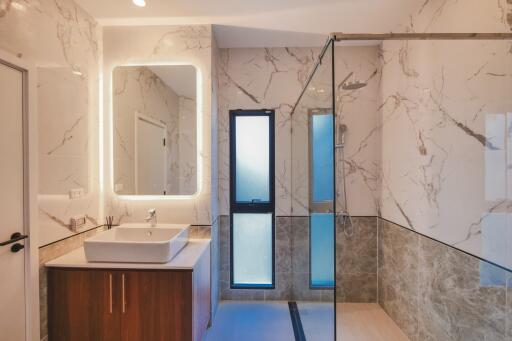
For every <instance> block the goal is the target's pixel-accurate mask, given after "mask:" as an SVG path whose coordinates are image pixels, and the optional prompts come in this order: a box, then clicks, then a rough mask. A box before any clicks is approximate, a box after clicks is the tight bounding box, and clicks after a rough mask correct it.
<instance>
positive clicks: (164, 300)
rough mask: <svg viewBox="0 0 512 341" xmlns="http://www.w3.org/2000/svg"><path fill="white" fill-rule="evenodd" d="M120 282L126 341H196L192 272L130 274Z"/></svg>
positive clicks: (133, 272) (123, 336)
mask: <svg viewBox="0 0 512 341" xmlns="http://www.w3.org/2000/svg"><path fill="white" fill-rule="evenodd" d="M120 282H121V295H122V296H121V303H120V304H121V314H122V315H121V316H122V317H121V335H122V340H123V341H164V340H165V341H189V340H192V271H140V270H139V271H127V272H123V273H122V274H121V280H120ZM123 306H124V308H123Z"/></svg>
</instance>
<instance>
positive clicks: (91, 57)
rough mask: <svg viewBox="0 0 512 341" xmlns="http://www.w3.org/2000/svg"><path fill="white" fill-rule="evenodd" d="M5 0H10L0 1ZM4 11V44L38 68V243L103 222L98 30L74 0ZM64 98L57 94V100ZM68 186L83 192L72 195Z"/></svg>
mask: <svg viewBox="0 0 512 341" xmlns="http://www.w3.org/2000/svg"><path fill="white" fill-rule="evenodd" d="M1 2H4V1H1ZM6 8H7V11H6V12H3V13H2V15H1V16H0V49H2V50H4V51H6V52H7V53H10V54H12V55H15V56H18V57H19V58H20V59H22V60H24V61H25V62H27V63H30V64H32V65H33V66H34V67H35V68H36V70H37V79H38V85H37V88H38V93H37V110H38V116H39V120H38V122H39V123H38V124H39V131H38V132H39V137H38V142H39V143H38V144H39V193H40V194H39V227H40V232H39V245H45V244H48V243H51V242H53V241H55V240H58V239H61V238H65V237H68V236H71V235H73V234H74V233H75V231H72V230H71V228H70V222H69V220H70V218H71V217H72V216H74V215H86V218H87V223H86V225H85V226H84V227H83V228H82V229H81V230H87V229H90V228H93V227H96V226H98V225H99V224H101V223H102V222H101V218H100V205H99V191H98V157H97V155H98V153H97V151H98V144H97V141H98V120H97V114H98V92H99V86H98V84H99V82H98V61H99V54H100V52H99V46H98V41H99V33H98V28H97V25H96V22H95V21H94V19H93V18H92V17H91V16H90V15H89V14H87V13H86V12H85V11H83V10H82V9H81V8H80V7H79V6H77V5H76V4H75V3H74V2H73V1H70V0H59V1H35V2H33V1H31V2H27V1H13V2H12V3H10V6H7V7H6ZM56 99H58V100H56ZM70 189H82V191H83V192H84V194H83V195H82V197H80V198H77V199H70V198H69V195H68V191H69V190H70Z"/></svg>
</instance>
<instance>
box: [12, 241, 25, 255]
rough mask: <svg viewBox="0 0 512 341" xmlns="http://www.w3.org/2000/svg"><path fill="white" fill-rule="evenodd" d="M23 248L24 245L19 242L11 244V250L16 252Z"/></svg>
mask: <svg viewBox="0 0 512 341" xmlns="http://www.w3.org/2000/svg"><path fill="white" fill-rule="evenodd" d="M24 248H25V245H23V244H20V243H16V244H14V245H13V246H11V252H14V253H16V252H18V251H21V250H23V249H24Z"/></svg>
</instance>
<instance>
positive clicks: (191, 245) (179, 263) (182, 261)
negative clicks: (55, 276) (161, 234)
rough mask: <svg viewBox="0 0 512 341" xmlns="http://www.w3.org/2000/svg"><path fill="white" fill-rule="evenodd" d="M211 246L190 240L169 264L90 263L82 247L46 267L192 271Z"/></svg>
mask: <svg viewBox="0 0 512 341" xmlns="http://www.w3.org/2000/svg"><path fill="white" fill-rule="evenodd" d="M209 246H210V239H190V240H189V241H188V243H187V245H186V246H185V247H184V248H183V249H182V250H181V251H180V252H179V253H178V254H177V255H176V256H175V257H174V258H173V259H171V260H170V261H169V262H167V263H107V262H88V261H87V260H86V258H85V252H84V248H83V247H81V248H79V249H76V250H73V251H71V252H69V253H67V254H65V255H63V256H61V257H59V258H55V259H53V260H51V261H49V262H47V263H46V264H45V266H46V267H48V268H87V269H141V270H192V269H194V267H195V265H196V263H197V262H198V261H199V259H200V258H201V256H202V255H203V254H204V253H205V252H206V251H207V250H209Z"/></svg>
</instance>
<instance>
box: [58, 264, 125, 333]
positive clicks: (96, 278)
mask: <svg viewBox="0 0 512 341" xmlns="http://www.w3.org/2000/svg"><path fill="white" fill-rule="evenodd" d="M119 278H120V274H119V273H118V272H116V271H98V270H73V269H71V270H67V269H66V270H61V269H50V270H49V273H48V308H49V311H48V336H49V341H92V340H94V341H120V340H121V337H120V331H119V328H120V318H121V314H120V312H119V310H120V299H121V295H120V292H121V291H120V289H121V288H120V286H119Z"/></svg>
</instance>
